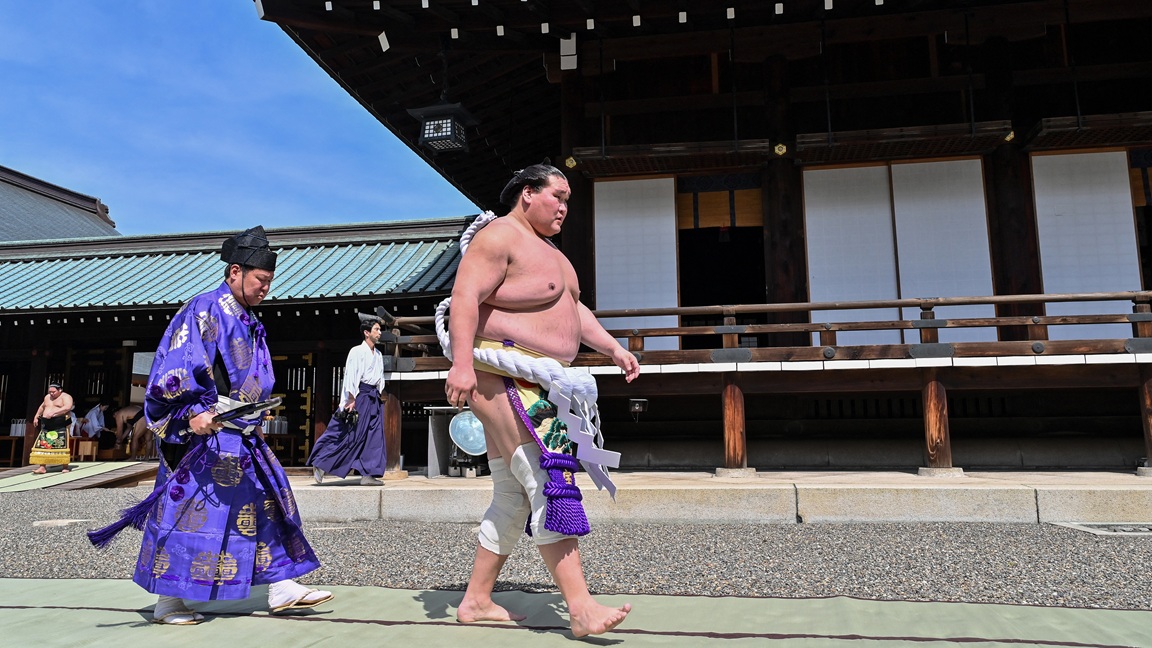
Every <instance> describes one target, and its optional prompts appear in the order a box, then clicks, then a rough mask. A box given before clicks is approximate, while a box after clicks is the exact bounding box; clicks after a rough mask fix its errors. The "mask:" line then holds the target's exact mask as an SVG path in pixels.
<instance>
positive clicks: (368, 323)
mask: <svg viewBox="0 0 1152 648" xmlns="http://www.w3.org/2000/svg"><path fill="white" fill-rule="evenodd" d="M377 324H380V320H379V319H377V318H372V319H361V320H360V333H361V334H363V333H367V332H368V331H371V330H372V327H373V326H376V325H377Z"/></svg>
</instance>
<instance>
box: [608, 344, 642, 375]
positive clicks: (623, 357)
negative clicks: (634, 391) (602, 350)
mask: <svg viewBox="0 0 1152 648" xmlns="http://www.w3.org/2000/svg"><path fill="white" fill-rule="evenodd" d="M612 363H613V364H615V365H616V366H617V367H620V369H621V370H623V371H624V381H625V382H632V381H633V380H635V379H636V377H637V376H639V375H640V362H639V361H637V360H636V356H634V355H632V352H630V351H628V349H625V348H624V347H619V348H617V349H616V350H615V351H613V352H612Z"/></svg>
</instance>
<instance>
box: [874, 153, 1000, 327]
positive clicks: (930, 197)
mask: <svg viewBox="0 0 1152 648" xmlns="http://www.w3.org/2000/svg"><path fill="white" fill-rule="evenodd" d="M891 168H892V201H893V204H894V209H893V212H894V213H895V215H896V242H897V249H898V250H899V253H900V256H899V264H900V295H901V297H906V298H907V297H913V298H915V297H982V296H986V295H991V294H992V293H993V288H992V262H991V260H990V257H989V252H988V217H987V213H986V210H985V203H984V177H983V176H984V173H983V168H982V165H981V163H980V160H951V161H947V162H923V163H914V164H894V165H892V167H891ZM935 313H936V318H937V319H948V318H984V317H995V315H996V309H995V308H994V307H993V306H992V305H991V304H986V305H973V306H945V307H940V308H937V309H935ZM918 317H920V310H919V309H918V308H905V309H904V318H905V319H916V318H918ZM939 334H940V335H939V339H940V341H941V342H982V341H995V340H996V329H995V328H956V329H940V330H939ZM907 340H908V342H911V343H914V342H917V341H919V340H918V336H916V335H915V334H910V335H909V337H908V339H907Z"/></svg>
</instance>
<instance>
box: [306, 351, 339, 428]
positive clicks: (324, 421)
mask: <svg viewBox="0 0 1152 648" xmlns="http://www.w3.org/2000/svg"><path fill="white" fill-rule="evenodd" d="M316 376H317V378H316V384H315V385H313V390H314V392H315V394H316V396H315V398H313V399H312V410H313V413H314V416H315V418H314V419H313V420H314V421H315V422H314V423H313V425H312V430H310V431H309V435H310V436H311V437H312V442H311V444H310V446H309V447H314V446H315V445H316V442H317V441H318V440H320V435H321V434H323V433H324V430H323V429H322V427H321V426H323V428H326V427H327V426H328V421H329V420H331V418H332V401H333V399H337V398H339V396H340V394H339V391H340V390H341V389H343V388H342V387H339V386H335V385H333V384H332V353H331V352H330V351H328V349H325V348H320V349H317V350H316ZM333 391H335V392H337V393H336V394H333V393H332V392H333Z"/></svg>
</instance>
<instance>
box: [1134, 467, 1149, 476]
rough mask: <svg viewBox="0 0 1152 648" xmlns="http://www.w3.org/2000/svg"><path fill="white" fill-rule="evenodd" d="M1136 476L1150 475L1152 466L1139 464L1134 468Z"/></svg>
mask: <svg viewBox="0 0 1152 648" xmlns="http://www.w3.org/2000/svg"><path fill="white" fill-rule="evenodd" d="M1136 476H1137V477H1152V467H1149V466H1140V467H1138V468H1136Z"/></svg>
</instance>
